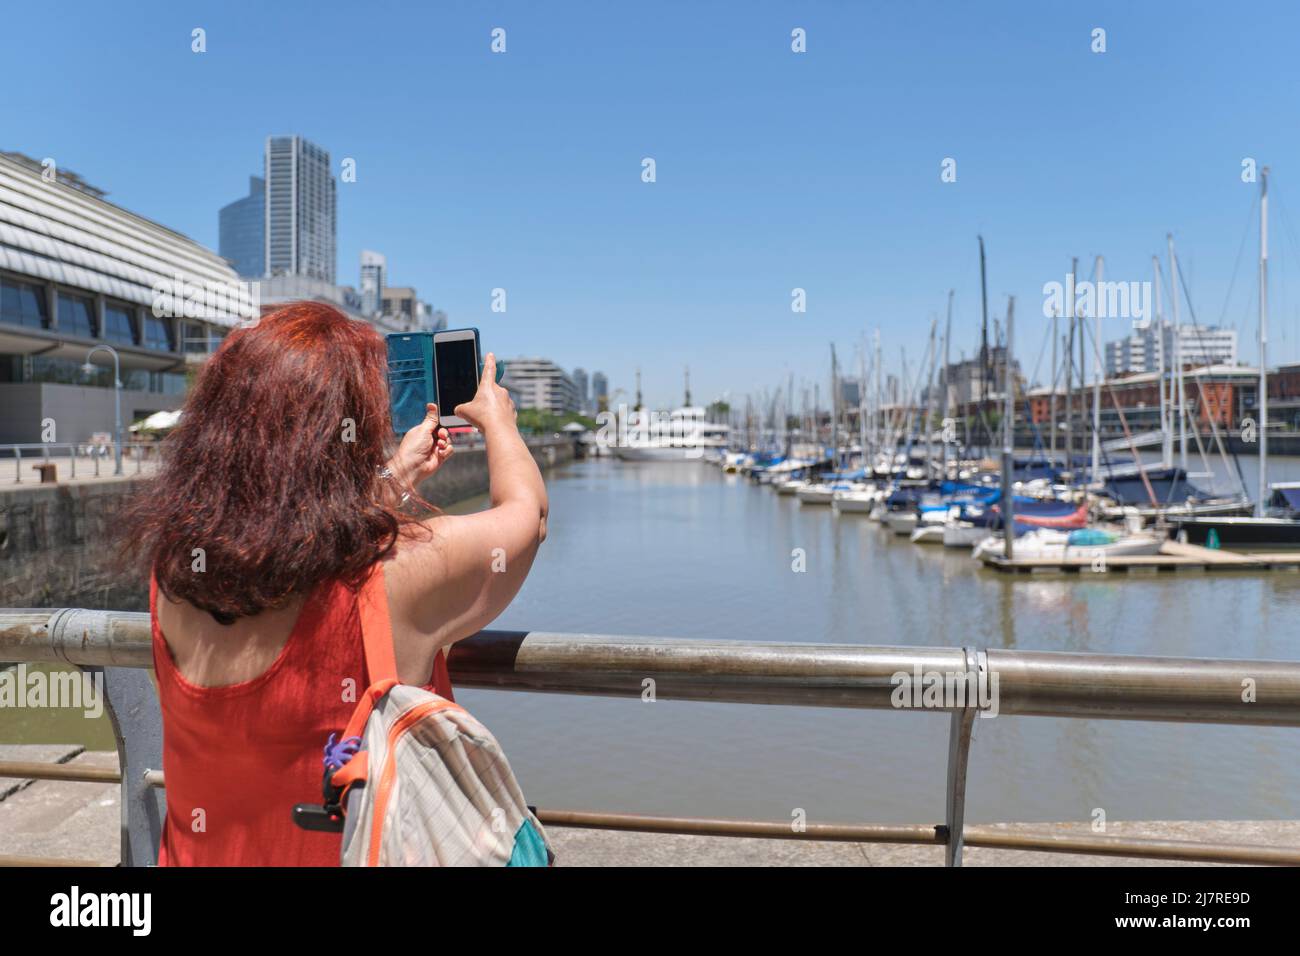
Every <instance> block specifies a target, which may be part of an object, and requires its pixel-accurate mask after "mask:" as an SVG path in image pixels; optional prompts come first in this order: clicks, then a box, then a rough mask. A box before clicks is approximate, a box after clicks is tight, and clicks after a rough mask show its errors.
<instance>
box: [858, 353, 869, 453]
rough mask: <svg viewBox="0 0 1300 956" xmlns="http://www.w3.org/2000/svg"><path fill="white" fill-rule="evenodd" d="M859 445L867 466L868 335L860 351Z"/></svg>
mask: <svg viewBox="0 0 1300 956" xmlns="http://www.w3.org/2000/svg"><path fill="white" fill-rule="evenodd" d="M858 445H859V446H861V448H862V467H863V468H864V469H865V468H866V467H867V337H866V336H865V335H864V336H862V339H861V348H860V349H859V351H858Z"/></svg>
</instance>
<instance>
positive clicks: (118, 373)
mask: <svg viewBox="0 0 1300 956" xmlns="http://www.w3.org/2000/svg"><path fill="white" fill-rule="evenodd" d="M101 349H102V350H103V351H105V352H107V353H108V354H109V355H111V356H113V474H114V475H121V474H122V364H121V360H120V359H119V358H118V355H117V349H115V348H113V346H111V345H96V346H95V347H94V348H93V349H91V350H90V351H89V352H87V353H86V364H84V365H83V366H81V370H82V371H83V372H85V373H86V374H87V375H90V374H91V373H92V372H94V371H95V366H94V365H92V364H91V362H90V357H91V356H92V355H94V354H95V353H96V352H98V351H100V350H101Z"/></svg>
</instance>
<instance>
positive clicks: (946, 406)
mask: <svg viewBox="0 0 1300 956" xmlns="http://www.w3.org/2000/svg"><path fill="white" fill-rule="evenodd" d="M953 292H954V290H952V289H949V290H948V321H947V324H946V325H945V326H944V329H943V376H942V378H943V428H944V431H943V432H941V433H940V436H939V437H940V440H941V441H942V442H943V477H945V478H947V477H948V436H947V428H948V422H950V421H951V420H952V390H951V389H950V388H949V383H948V375H949V369H950V368H951V365H950V362H949V347H950V346H951V344H952V297H953Z"/></svg>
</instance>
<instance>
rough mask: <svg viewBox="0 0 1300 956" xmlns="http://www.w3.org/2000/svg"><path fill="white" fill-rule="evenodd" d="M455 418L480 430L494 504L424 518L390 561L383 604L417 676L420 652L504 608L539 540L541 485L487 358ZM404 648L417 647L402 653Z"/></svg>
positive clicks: (462, 633) (542, 505)
mask: <svg viewBox="0 0 1300 956" xmlns="http://www.w3.org/2000/svg"><path fill="white" fill-rule="evenodd" d="M455 413H456V415H458V416H459V417H461V418H463V419H465V420H466V421H467V422H469V423H470V424H471V425H473V426H475V427H476V428H477V429H478V430H479V431H480V432H482V433H483V439H484V442H485V443H486V446H487V461H488V482H489V493H490V497H491V501H492V504H491V507H490V508H488V509H487V510H486V511H481V512H478V513H476V514H470V515H438V516H435V517H433V518H431V519H429V520H428V521H426V522H424V523H423V526H422V528H420V529H417V530H416V533H415V534H414V535H412V536H409V537H407V538H405V539H404V540H403V541H402V543H401V544H400V545H399V547H398V551H397V556H396V558H395V559H394V560H392V561H390V562H389V563H388V565H387V568H386V570H385V574H386V579H387V582H388V596H389V608H390V612H391V615H392V618H393V630H394V634H395V635H396V636H397V640H398V647H397V651H398V664H399V669H403V670H404V669H405V668H402V660H403V658H406V659H407V660H410V661H412V662H413V663H412V667H413V668H415V669H416V670H417V671H418V670H419V669H420V668H422V667H423V662H422V652H423V651H426V650H427V651H430V652H431V651H433V650H436V649H437V648H438V647H442V646H445V645H448V644H451V643H453V642H455V641H458V640H461V639H462V638H465V637H468V636H469V635H471V634H473V633H474V632H476V631H478V630H479V629H480V628H483V627H485V626H487V625H488V624H489V623H490V622H491V621H492V620H493V619H495V618H496V617H497V616H498V615H499V614H500V613H501V612H502V611H503V610H505V608H506V606H507V605H508V604H509V603H510V601H511V600H512V599H513V598H514V596H515V595H516V594H517V593H519V589H520V587H522V586H523V583H524V579H525V578H526V577H527V576H528V571H529V569H530V568H531V567H532V563H533V557H534V556H535V555H536V554H537V548H538V545H540V544H541V543H542V541H543V540H544V539H545V538H546V509H547V500H546V485H545V484H544V483H543V481H542V475H541V472H540V471H539V470H538V468H537V462H536V461H534V460H533V456H532V453H531V452H530V451H529V450H528V446H527V445H526V444H525V443H524V440H523V438H522V437H520V435H519V429H518V428H517V427H516V425H515V408H514V403H513V402H512V401H511V400H510V393H509V392H507V391H506V390H505V389H504V388H502V387H501V386H500V385H498V384H497V383H496V358H495V356H494V355H492V354H491V353H488V355H487V357H486V359H485V361H484V363H483V375H482V378H481V379H480V381H479V387H478V392H477V393H476V394H475V396H474V399H473V400H472V401H470V402H468V403H466V404H464V405H459V406H457V408H456V409H455ZM435 428H436V426H435ZM411 642H414V644H415V645H416V646H408V647H406V648H405V649H404V647H403V644H410V643H411ZM429 660H430V661H431V660H432V653H430V655H429Z"/></svg>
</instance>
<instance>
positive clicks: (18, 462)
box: [14, 445, 23, 485]
mask: <svg viewBox="0 0 1300 956" xmlns="http://www.w3.org/2000/svg"><path fill="white" fill-rule="evenodd" d="M14 483H15V484H19V485H21V484H22V483H23V446H22V445H14Z"/></svg>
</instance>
